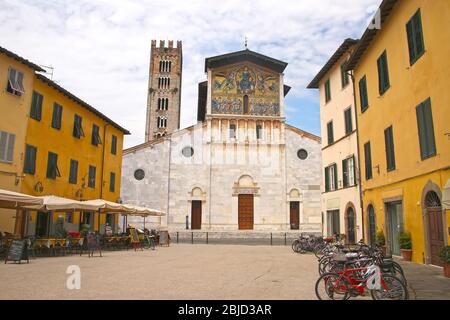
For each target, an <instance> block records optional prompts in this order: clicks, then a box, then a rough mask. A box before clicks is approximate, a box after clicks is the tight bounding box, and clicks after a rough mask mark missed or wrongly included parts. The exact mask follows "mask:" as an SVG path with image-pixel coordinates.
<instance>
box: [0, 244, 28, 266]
mask: <svg viewBox="0 0 450 320" xmlns="http://www.w3.org/2000/svg"><path fill="white" fill-rule="evenodd" d="M22 260H26V261H27V263H30V260H29V259H28V247H27V243H26V241H25V240H13V242H12V243H11V246H10V247H9V250H8V255H7V257H6V259H5V263H7V262H8V261H14V262H19V263H20V262H21V261H22Z"/></svg>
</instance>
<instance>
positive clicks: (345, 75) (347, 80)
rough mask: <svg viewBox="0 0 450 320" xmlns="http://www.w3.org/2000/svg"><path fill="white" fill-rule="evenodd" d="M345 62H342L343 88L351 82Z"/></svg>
mask: <svg viewBox="0 0 450 320" xmlns="http://www.w3.org/2000/svg"><path fill="white" fill-rule="evenodd" d="M345 63H346V62H344V63H343V64H341V82H342V88H345V87H346V86H347V85H348V84H349V82H350V81H349V77H348V73H347V71H345Z"/></svg>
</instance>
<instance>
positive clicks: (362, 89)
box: [359, 76, 369, 112]
mask: <svg viewBox="0 0 450 320" xmlns="http://www.w3.org/2000/svg"><path fill="white" fill-rule="evenodd" d="M359 99H360V103H361V112H364V111H366V110H367V108H368V107H369V99H368V96H367V81H366V76H364V77H362V78H361V80H359Z"/></svg>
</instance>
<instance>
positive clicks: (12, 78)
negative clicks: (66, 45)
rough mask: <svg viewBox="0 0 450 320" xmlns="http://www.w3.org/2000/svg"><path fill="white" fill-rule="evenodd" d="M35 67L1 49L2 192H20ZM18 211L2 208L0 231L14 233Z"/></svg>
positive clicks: (0, 176) (0, 145) (0, 184)
mask: <svg viewBox="0 0 450 320" xmlns="http://www.w3.org/2000/svg"><path fill="white" fill-rule="evenodd" d="M35 71H43V69H41V68H40V67H39V66H37V65H36V64H34V63H32V62H30V61H28V60H26V59H24V58H22V57H20V56H18V55H16V54H15V53H13V52H11V51H8V50H6V49H4V48H2V47H0V80H1V82H0V85H1V90H0V189H6V190H11V191H16V192H20V190H21V187H22V177H23V174H22V169H23V157H24V151H25V135H26V132H27V121H26V118H27V114H28V111H29V106H30V103H31V96H32V92H33V79H34V72H35ZM15 216H16V211H15V210H5V209H0V231H2V232H9V233H13V232H14V225H15Z"/></svg>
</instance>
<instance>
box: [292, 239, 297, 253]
mask: <svg viewBox="0 0 450 320" xmlns="http://www.w3.org/2000/svg"><path fill="white" fill-rule="evenodd" d="M291 248H292V251H294V252H295V253H298V252H299V241H298V240H294V242H292V245H291Z"/></svg>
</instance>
